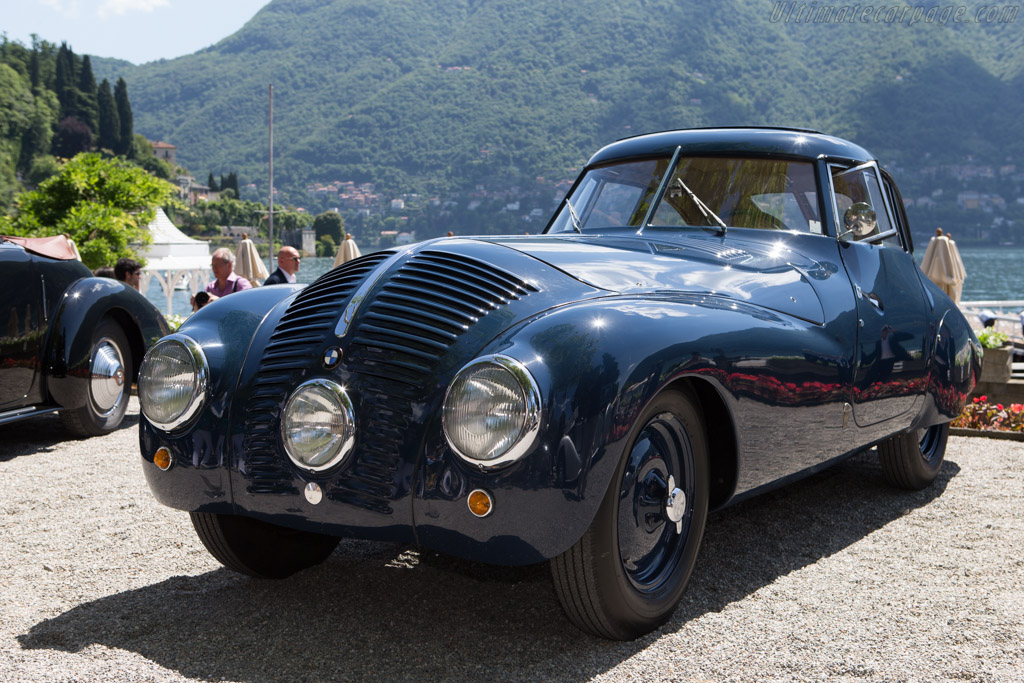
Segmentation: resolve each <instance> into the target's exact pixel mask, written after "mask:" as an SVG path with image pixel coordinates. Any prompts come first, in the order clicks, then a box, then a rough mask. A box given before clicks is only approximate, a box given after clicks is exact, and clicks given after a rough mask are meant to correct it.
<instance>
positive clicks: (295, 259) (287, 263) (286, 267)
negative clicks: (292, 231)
mask: <svg viewBox="0 0 1024 683" xmlns="http://www.w3.org/2000/svg"><path fill="white" fill-rule="evenodd" d="M301 262H302V257H301V256H299V251H298V249H296V248H295V247H281V251H279V252H277V270H275V271H274V272H273V273H271V274H270V277H268V278H267V279H266V280H264V282H263V286H264V287H266V286H267V285H285V284H291V285H293V284H295V273H297V272H299V265H300V263H301Z"/></svg>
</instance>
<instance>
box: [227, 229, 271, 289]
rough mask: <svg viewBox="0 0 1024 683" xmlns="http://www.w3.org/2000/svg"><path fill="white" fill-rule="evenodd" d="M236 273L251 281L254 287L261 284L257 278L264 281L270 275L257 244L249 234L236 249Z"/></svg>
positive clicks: (243, 237) (244, 236)
mask: <svg viewBox="0 0 1024 683" xmlns="http://www.w3.org/2000/svg"><path fill="white" fill-rule="evenodd" d="M235 274H236V275H239V276H240V277H244V278H245V279H246V280H248V281H249V282H251V283H252V286H253V287H258V286H259V284H260V282H257V280H259V281H263V280H266V279H267V277H269V276H270V273H268V272H267V267H266V266H265V265H263V261H262V260H261V259H260V253H259V252H258V251H257V250H256V245H255V244H254V243H253V241H252V240H251V239H249V236H248V235H243V236H242V241H241V242H239V243H238V249H237V250H236V251H235Z"/></svg>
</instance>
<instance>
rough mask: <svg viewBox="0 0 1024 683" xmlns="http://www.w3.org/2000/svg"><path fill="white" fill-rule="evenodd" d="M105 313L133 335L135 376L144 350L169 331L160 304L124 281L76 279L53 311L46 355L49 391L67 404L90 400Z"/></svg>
mask: <svg viewBox="0 0 1024 683" xmlns="http://www.w3.org/2000/svg"><path fill="white" fill-rule="evenodd" d="M104 317H110V318H113V319H114V321H115V322H117V324H118V325H120V326H121V329H122V330H123V331H124V333H125V336H126V337H127V338H128V342H129V344H130V345H131V349H132V356H133V368H132V377H133V378H137V376H138V369H139V366H140V364H141V362H142V355H143V353H144V352H145V350H146V349H147V348H148V347H149V346H150V345H152V344H153V342H155V341H156V340H157V339H159V338H160V337H162V336H164V335H165V334H167V332H168V328H167V321H166V320H165V319H164V316H163V315H162V314H161V313H160V311H159V310H158V309H157V308H156V306H154V305H153V304H152V303H150V301H149V300H148V299H146V297H144V296H142V295H141V294H139V292H138V291H136V290H135V289H134V288H132V287H130V286H128V285H126V284H125V283H123V282H120V281H118V280H114V279H111V278H103V277H88V278H82V279H81V280H77V281H75V282H74V283H72V284H71V286H69V287H68V289H67V290H66V291H65V292H64V294H63V295H62V296H61V298H60V302H59V303H58V305H57V307H56V310H55V311H54V314H53V318H52V320H51V322H50V326H49V327H50V331H49V336H48V340H47V351H46V356H45V357H46V382H47V391H48V392H49V393H50V395H51V396H52V397H53V399H54V400H55V401H56V402H57V403H59V404H60V405H62V406H63V407H64V408H78V407H81V406H83V405H85V403H86V401H88V400H89V393H88V392H89V387H88V380H89V358H90V355H91V352H92V332H93V330H94V329H95V328H96V326H97V325H99V323H100V321H101V320H102V319H103V318H104Z"/></svg>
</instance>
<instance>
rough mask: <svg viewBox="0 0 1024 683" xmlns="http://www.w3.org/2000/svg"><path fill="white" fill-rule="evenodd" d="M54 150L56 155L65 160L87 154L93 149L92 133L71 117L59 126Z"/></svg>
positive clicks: (54, 140) (54, 138)
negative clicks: (82, 153)
mask: <svg viewBox="0 0 1024 683" xmlns="http://www.w3.org/2000/svg"><path fill="white" fill-rule="evenodd" d="M52 149H53V153H54V155H56V156H59V157H63V158H64V159H70V158H71V157H73V156H75V155H76V154H79V153H81V152H87V151H89V150H90V149H92V131H91V130H89V126H87V125H85V124H84V123H82V122H81V121H79V120H78V119H77V118H75V117H74V116H69V117H67V118H65V119H63V120H62V121H61V122H60V123H58V124H57V132H56V133H54V135H53V145H52Z"/></svg>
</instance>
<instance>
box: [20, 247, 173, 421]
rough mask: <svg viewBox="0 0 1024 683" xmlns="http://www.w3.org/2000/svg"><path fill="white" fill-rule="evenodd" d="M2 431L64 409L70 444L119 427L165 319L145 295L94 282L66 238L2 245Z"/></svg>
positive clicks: (163, 331)
mask: <svg viewBox="0 0 1024 683" xmlns="http://www.w3.org/2000/svg"><path fill="white" fill-rule="evenodd" d="M0 291H2V292H3V293H4V301H3V304H2V305H3V308H4V309H5V313H3V314H0V315H2V316H3V317H2V320H3V324H4V326H3V327H2V328H0V424H4V423H8V422H15V421H18V420H23V419H26V418H30V417H33V416H36V415H41V414H46V413H52V412H55V411H60V414H61V418H62V420H63V422H64V425H65V426H66V427H67V428H68V429H69V430H70V431H71V432H72V433H73V434H75V435H76V436H93V435H98V434H104V433H106V432H109V431H112V430H114V429H116V428H117V427H118V426H120V424H121V421H122V419H123V418H124V414H125V410H126V409H127V407H128V399H129V397H130V396H131V388H132V382H133V381H134V379H135V378H136V377H138V370H139V366H140V365H141V363H142V356H143V354H144V353H145V351H146V348H147V347H148V346H149V345H150V344H152V343H153V342H155V341H156V340H158V339H160V338H161V337H163V336H164V335H166V334H167V331H168V328H167V321H166V320H164V317H163V315H161V314H160V311H159V310H158V309H157V308H156V307H155V306H154V305H153V304H152V303H150V302H149V301H148V300H147V299H146V298H145V297H144V296H142V295H141V294H139V293H138V292H137V291H135V290H134V289H132V288H131V287H129V286H128V285H126V284H125V283H123V282H118V281H117V280H114V279H113V278H98V277H93V276H92V272H91V271H90V270H89V269H88V268H86V267H85V266H84V265H83V264H82V262H81V261H78V260H75V258H74V256H73V253H72V252H71V250H70V248H69V247H68V246H67V240H66V238H64V237H62V236H58V237H52V238H16V237H15V238H8V237H4V238H2V239H0Z"/></svg>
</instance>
